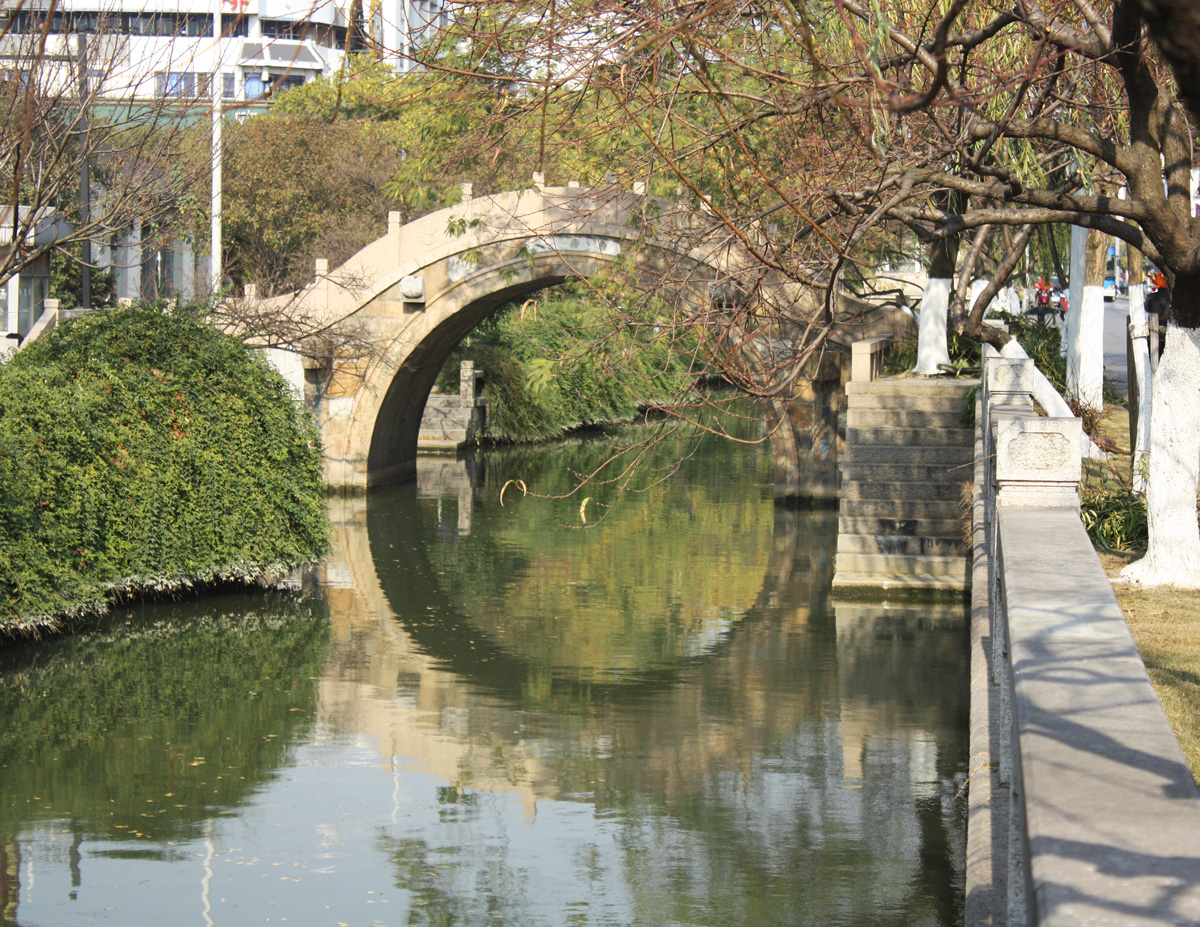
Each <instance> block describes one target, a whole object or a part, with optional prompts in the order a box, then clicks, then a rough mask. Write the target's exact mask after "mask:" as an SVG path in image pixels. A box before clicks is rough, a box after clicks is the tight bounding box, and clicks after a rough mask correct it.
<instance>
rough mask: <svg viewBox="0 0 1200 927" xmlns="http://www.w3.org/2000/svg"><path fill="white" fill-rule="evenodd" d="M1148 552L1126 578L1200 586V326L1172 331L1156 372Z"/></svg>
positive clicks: (1128, 570)
mask: <svg viewBox="0 0 1200 927" xmlns="http://www.w3.org/2000/svg"><path fill="white" fill-rule="evenodd" d="M1153 389H1154V404H1153V407H1152V409H1151V413H1150V479H1149V481H1148V485H1147V488H1146V511H1147V514H1148V515H1149V522H1150V545H1149V548H1148V549H1147V551H1146V556H1145V557H1143V558H1142V559H1141V560H1138V561H1137V562H1136V563H1131V564H1130V565H1129V566H1127V567H1126V568H1125V569H1124V570H1122V571H1121V578H1122V579H1123V580H1125V581H1126V582H1130V583H1139V584H1141V585H1144V586H1179V587H1182V588H1187V589H1200V527H1197V524H1196V492H1197V489H1200V329H1195V328H1178V327H1177V326H1174V325H1172V326H1171V327H1169V328H1168V329H1167V342H1166V349H1165V350H1164V351H1163V355H1162V357H1161V358H1160V359H1159V362H1158V371H1157V372H1156V373H1155V374H1154V383H1153Z"/></svg>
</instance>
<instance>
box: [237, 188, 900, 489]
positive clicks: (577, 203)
mask: <svg viewBox="0 0 1200 927" xmlns="http://www.w3.org/2000/svg"><path fill="white" fill-rule="evenodd" d="M618 261H620V262H624V265H625V267H626V268H627V269H630V270H632V271H633V272H634V273H636V274H637V275H638V276H639V277H640V278H642V279H643V280H647V281H649V282H651V283H652V284H653V285H656V286H658V287H660V288H661V289H662V291H663V292H669V293H670V295H671V296H672V297H673V298H674V299H676V300H679V299H682V300H683V301H684V302H685V303H686V304H687V305H688V306H691V307H693V308H694V309H695V310H697V311H700V310H703V311H707V310H709V309H711V308H712V307H713V306H714V305H715V306H718V307H720V306H722V305H727V304H729V303H730V302H731V300H733V299H737V298H740V299H741V300H742V308H743V309H745V308H750V309H770V310H772V311H771V312H770V313H767V312H761V313H759V315H761V317H764V318H767V317H770V318H779V317H780V312H779V311H778V310H780V309H783V310H785V312H784V313H783V314H784V315H785V316H786V317H789V318H793V319H799V320H801V321H802V320H803V319H804V318H806V317H812V315H813V314H815V313H816V312H817V311H818V310H819V308H820V307H819V304H818V301H817V295H816V294H815V293H814V292H813V291H811V290H805V289H803V288H801V287H798V286H796V285H795V284H791V283H787V282H782V281H778V280H774V279H771V278H769V277H764V276H763V274H762V271H761V269H760V267H761V265H759V264H757V263H756V262H754V261H753V260H752V259H751V258H750V257H749V255H748V252H747V250H746V248H745V247H744V246H742V244H741V243H740V242H738V241H737V240H736V239H734V238H733V237H732V236H731V235H730V234H729V233H728V230H727V229H726V228H725V227H724V226H722V225H721V224H720V223H718V222H716V221H714V220H713V219H712V218H711V217H709V216H706V215H704V214H702V213H697V212H695V211H692V210H688V209H685V208H682V207H680V206H679V205H677V204H674V203H671V202H670V201H667V200H663V199H658V198H652V197H649V196H646V195H645V194H644V192H643V189H642V187H641V185H636V186H635V187H634V189H633V190H632V191H622V190H616V189H613V188H609V189H604V190H600V189H587V188H580V187H578V186H577V185H574V184H572V185H569V186H567V187H547V186H544V185H542V184H540V183H535V185H534V186H533V187H531V188H530V189H528V190H524V191H519V192H512V193H504V194H500V195H496V196H488V197H472V196H471V192H470V185H469V184H464V185H463V199H462V202H460V203H459V204H458V205H456V206H452V207H449V208H447V209H442V210H440V211H438V212H435V213H431V214H430V215H427V216H424V217H422V218H420V219H417V220H415V221H413V222H410V223H408V224H407V225H402V224H401V223H400V221H399V214H398V213H392V214H391V216H390V217H389V224H388V231H387V234H386V235H385V236H383V237H382V238H380V239H378V240H376V241H374V242H372V243H371V244H369V245H368V246H367V247H365V248H364V249H363V250H362V251H360V252H359V253H358V254H356V255H354V257H352V258H351V259H350V260H348V261H347V262H346V263H345V264H343V265H342V266H341V267H339V268H336V269H332V270H331V269H330V268H329V267H328V266H327V263H326V262H324V261H320V260H319V261H317V266H316V273H315V278H314V280H313V282H312V283H311V284H310V285H309V286H308V287H306V288H305V289H304V290H302V291H301V292H300V293H299V294H297V295H296V296H295V297H279V298H275V299H271V300H258V299H256V298H255V297H254V296H253V294H247V297H245V298H246V299H248V300H253V301H254V302H256V303H257V304H258V305H257V306H255V307H253V308H252V311H254V312H256V313H265V314H267V315H270V314H271V313H273V312H278V313H282V314H283V315H285V316H286V317H288V318H291V319H293V320H297V319H298V320H302V324H303V325H304V327H306V328H307V329H309V330H310V331H311V330H313V329H316V330H324V331H327V332H329V333H330V334H331V336H332V337H330V338H329V342H330V344H331V345H334V347H332V348H331V349H330V351H329V352H328V356H327V357H326V358H325V359H324V360H316V359H312V358H311V357H308V356H306V359H305V367H306V369H305V371H304V378H305V381H306V389H305V395H306V400H307V401H308V402H309V403H310V404H311V405H312V406H313V407H314V408H315V410H316V412H317V417H318V421H319V423H320V428H321V433H322V438H323V441H324V446H325V476H326V481H327V482H328V483H329V484H330V485H331V486H334V487H339V488H370V487H373V486H379V485H385V484H388V483H394V482H399V481H402V480H406V479H410V478H412V477H413V476H414V475H415V472H416V449H417V435H418V432H419V429H420V423H421V416H422V412H423V410H424V407H425V404H426V400H427V398H428V396H429V393H430V390H431V389H432V386H433V383H434V380H435V379H436V377H437V374H438V372H439V370H440V369H441V367H442V365H443V363H444V362H445V360H446V358H447V357H448V356H449V354H450V352H451V351H452V350H453V349H454V347H455V346H456V345H457V344H458V343H459V341H461V340H462V339H463V338H464V337H465V336H466V335H467V334H468V333H469V332H470V331H471V330H472V329H473V328H474V327H475V326H476V325H478V324H479V323H480V322H482V321H483V320H484V319H486V318H487V317H488V316H490V315H491V314H493V313H494V312H495V311H496V310H497V309H499V308H500V307H501V306H503V305H504V304H506V303H508V302H510V301H511V300H514V299H520V298H523V297H525V296H528V295H530V294H532V293H535V292H537V291H538V290H542V289H545V288H547V287H550V286H554V285H557V284H559V283H562V282H564V281H566V280H568V279H571V278H577V277H588V276H590V275H591V274H594V273H596V272H597V271H599V270H601V269H603V268H605V267H608V266H610V265H612V264H613V263H614V262H618ZM746 292H753V294H754V295H753V300H754V301H755V305H753V306H750V307H747V306H746V305H745V300H746V297H736V296H731V294H741V293H746ZM866 308H867V307H865V306H864V305H863V304H856V305H843V306H841V307H839V314H840V315H841V316H843V317H844V318H843V319H842V325H841V326H839V331H838V332H837V333H836V334H835V336H834V337H833V339H832V341H831V344H832V346H833V348H834V350H831V351H828V352H826V353H825V354H824V356H823V358H822V359H821V361H820V362H819V363H816V362H814V363H813V364H811V365H810V367H811V369H810V370H808V371H806V375H805V376H804V377H803V378H802V379H803V385H802V386H801V387H800V389H799V392H800V393H801V394H804V395H800V396H797V395H792V396H788V397H784V398H782V399H780V400H775V401H773V402H772V403H770V406H771V408H770V411H769V413H768V415H769V416H770V417H773V418H774V419H775V422H773V423H772V424H778V425H779V426H780V427H776V428H774V430H773V432H772V434H773V437H772V448H773V452H774V458H775V469H776V484H777V487H776V494H777V496H805V495H808V496H831V495H832V494H833V493H834V491H835V486H836V475H835V470H834V469H832V468H831V467H830V466H829V465H828V461H827V460H825V458H826V457H828V455H827V454H823V453H822V451H823V450H828V448H829V445H830V442H831V441H834V442H836V434H835V433H833V432H831V429H830V427H829V424H830V422H829V409H828V408H827V407H829V406H830V404H831V403H832V405H833V411H834V413H836V405H837V403H836V393H837V389H838V386H839V385H840V383H841V380H842V379H843V377H842V374H841V371H842V369H843V368H844V367H845V364H844V363H842V358H841V356H840V354H841V353H843V352H839V350H837V348H842V349H844V347H845V346H846V345H847V344H848V343H849V342H850V341H851V340H855V339H857V338H860V337H864V336H866V335H871V334H878V333H879V332H880V331H882V330H887V331H890V330H891V327H892V326H893V325H894V324H896V322H895V320H894V319H893V318H891V317H890V316H885V315H884V314H881V313H880V312H879V311H875V310H872V311H864V310H865V309H866ZM738 315H739V316H741V317H745V313H744V312H742V313H738ZM709 316H710V317H711V313H709ZM737 334H738V335H739V336H740V338H741V342H742V344H743V348H742V349H741V351H740V355H739V362H740V363H742V364H744V365H745V366H746V367H747V368H749V369H753V368H755V367H756V366H757V367H759V368H760V369H761V368H764V367H767V366H769V365H771V364H772V361H771V360H770V358H769V357H767V356H766V355H769V354H770V353H771V351H772V348H771V345H773V344H774V345H776V347H778V346H779V345H780V344H781V343H782V342H781V340H780V339H781V336H780V333H779V332H778V331H777V330H776V331H773V332H771V333H769V334H760V335H757V336H756V337H755V338H753V339H746V338H745V337H744V336H743V335H742V333H741V332H737ZM784 337H785V336H784ZM347 340H351V341H353V342H354V343H355V344H357V345H360V346H361V345H367V346H369V349H368V350H366V351H357V352H356V351H349V350H344V349H339V348H338V347H337V345H338V344H339V342H341V343H345V342H346V341H347ZM747 341H749V343H750V344H751V347H750V348H746V347H745V345H746V343H747ZM305 353H306V355H311V354H313V353H314V352H313V351H311V350H307V351H306V352H305ZM806 390H807V393H805V391H806ZM831 397H832V398H831ZM805 400H807V402H806V401H805Z"/></svg>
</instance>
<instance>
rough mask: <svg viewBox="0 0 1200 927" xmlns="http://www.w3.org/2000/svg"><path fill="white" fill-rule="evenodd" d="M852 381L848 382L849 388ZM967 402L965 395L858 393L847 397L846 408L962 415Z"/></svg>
mask: <svg viewBox="0 0 1200 927" xmlns="http://www.w3.org/2000/svg"><path fill="white" fill-rule="evenodd" d="M852 385H853V384H852V383H848V384H846V386H847V388H849V387H850V386H852ZM966 405H967V402H966V399H965V397H963V396H912V397H907V396H897V395H894V394H891V393H858V394H856V395H853V396H848V397H847V402H846V408H847V409H854V410H858V409H861V410H864V411H865V410H881V409H907V410H909V411H918V412H944V413H946V414H948V415H961V414H962V413H963V410H964V409H965V408H966Z"/></svg>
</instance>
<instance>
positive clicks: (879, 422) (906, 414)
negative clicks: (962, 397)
mask: <svg viewBox="0 0 1200 927" xmlns="http://www.w3.org/2000/svg"><path fill="white" fill-rule="evenodd" d="M846 427H847V428H952V429H958V428H965V429H966V430H968V431H973V429H971V428H969V427H967V426H964V425H963V421H962V415H961V414H960V410H958V409H941V410H936V409H908V408H904V409H860V408H858V407H857V406H851V407H850V408H849V410H848V411H847V412H846Z"/></svg>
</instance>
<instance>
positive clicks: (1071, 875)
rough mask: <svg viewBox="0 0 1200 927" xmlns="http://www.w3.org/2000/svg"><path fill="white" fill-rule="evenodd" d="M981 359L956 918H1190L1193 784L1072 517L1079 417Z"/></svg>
mask: <svg viewBox="0 0 1200 927" xmlns="http://www.w3.org/2000/svg"><path fill="white" fill-rule="evenodd" d="M1032 376H1033V373H1032V361H1029V360H1018V359H1008V358H1002V357H999V356H998V355H997V354H996V353H995V352H994V351H991V350H990V349H989V350H987V351H985V360H984V371H983V377H982V385H981V387H980V396H979V400H978V402H977V410H978V420H977V424H976V491H975V500H974V508H973V518H972V532H973V555H974V562H973V581H974V582H973V592H972V641H971V645H972V674H971V675H972V698H971V775H970V786H969V788H970V795H969V808H970V811H969V825H968V847H967V856H968V872H967V899H966V923H967V924H968V925H969V927H975V925H983V924H1010V925H1017V924H1020V925H1027V924H1028V925H1037V927H1058V925H1075V924H1080V925H1082V924H1088V925H1110V924H1111V925H1117V924H1121V925H1127V924H1134V923H1136V924H1139V925H1157V924H1162V925H1166V924H1200V792H1198V791H1197V788H1196V784H1195V782H1194V780H1193V778H1192V775H1191V773H1190V771H1189V770H1188V767H1187V765H1186V763H1185V762H1184V759H1183V755H1182V752H1181V751H1180V748H1179V744H1178V742H1177V741H1176V739H1175V736H1174V734H1173V733H1172V731H1171V727H1170V725H1169V723H1168V721H1167V719H1166V716H1165V714H1164V713H1163V710H1162V706H1161V705H1160V703H1159V701H1158V698H1157V696H1156V694H1155V692H1154V689H1153V687H1152V686H1151V684H1150V680H1149V677H1148V676H1147V673H1146V669H1145V666H1144V665H1143V663H1142V659H1141V657H1140V655H1139V653H1138V651H1137V648H1136V647H1135V646H1134V643H1133V640H1132V638H1131V636H1130V634H1129V630H1128V628H1127V626H1126V624H1125V621H1124V617H1123V615H1122V613H1121V609H1120V607H1119V606H1118V604H1117V602H1116V598H1115V597H1114V595H1113V591H1112V587H1111V585H1110V584H1109V582H1108V580H1107V578H1106V576H1105V574H1104V570H1103V568H1102V567H1101V565H1100V562H1099V559H1098V557H1097V556H1096V553H1095V551H1094V550H1093V548H1092V545H1091V543H1090V541H1089V539H1088V537H1087V534H1086V532H1085V531H1084V528H1083V525H1082V523H1081V521H1080V518H1079V496H1078V481H1079V478H1080V444H1081V431H1080V424H1079V420H1078V419H1063V418H1046V417H1039V416H1038V415H1036V413H1035V412H1034V408H1033V403H1032V399H1031V389H1032V382H1033V380H1032Z"/></svg>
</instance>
